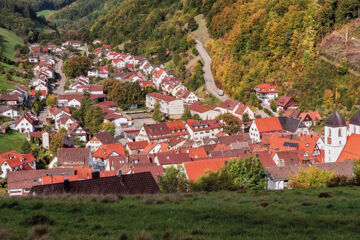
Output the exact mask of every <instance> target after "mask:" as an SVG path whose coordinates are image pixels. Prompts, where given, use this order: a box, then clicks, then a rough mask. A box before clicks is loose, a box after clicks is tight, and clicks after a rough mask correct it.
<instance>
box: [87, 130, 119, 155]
mask: <svg viewBox="0 0 360 240" xmlns="http://www.w3.org/2000/svg"><path fill="white" fill-rule="evenodd" d="M114 143H116V140H115V138H114V137H113V136H112V135H111V134H110V133H108V132H100V133H97V134H95V135H94V136H93V137H92V138H91V139H90V141H89V142H87V143H86V147H87V148H90V149H91V152H95V151H96V150H98V149H99V147H101V146H102V145H104V144H114Z"/></svg>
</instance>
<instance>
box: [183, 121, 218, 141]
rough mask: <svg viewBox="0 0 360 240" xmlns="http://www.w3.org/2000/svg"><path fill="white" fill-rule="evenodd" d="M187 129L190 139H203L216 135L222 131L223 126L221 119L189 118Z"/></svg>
mask: <svg viewBox="0 0 360 240" xmlns="http://www.w3.org/2000/svg"><path fill="white" fill-rule="evenodd" d="M186 129H187V130H188V132H189V136H190V139H192V140H202V139H204V138H210V137H215V135H216V134H218V133H219V132H221V131H222V126H221V123H220V121H219V120H206V121H196V120H193V119H189V120H187V122H186Z"/></svg>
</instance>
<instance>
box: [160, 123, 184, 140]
mask: <svg viewBox="0 0 360 240" xmlns="http://www.w3.org/2000/svg"><path fill="white" fill-rule="evenodd" d="M165 124H166V125H167V126H168V128H169V129H170V131H171V136H172V137H179V136H181V137H184V138H188V137H189V132H188V130H187V129H186V126H185V124H184V122H183V121H182V120H176V121H168V122H165Z"/></svg>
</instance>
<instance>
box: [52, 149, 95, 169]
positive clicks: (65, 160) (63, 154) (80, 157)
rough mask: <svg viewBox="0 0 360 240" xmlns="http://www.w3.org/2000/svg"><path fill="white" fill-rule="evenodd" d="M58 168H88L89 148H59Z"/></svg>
mask: <svg viewBox="0 0 360 240" xmlns="http://www.w3.org/2000/svg"><path fill="white" fill-rule="evenodd" d="M57 158H58V166H63V167H74V166H89V158H90V148H59V149H58V152H57Z"/></svg>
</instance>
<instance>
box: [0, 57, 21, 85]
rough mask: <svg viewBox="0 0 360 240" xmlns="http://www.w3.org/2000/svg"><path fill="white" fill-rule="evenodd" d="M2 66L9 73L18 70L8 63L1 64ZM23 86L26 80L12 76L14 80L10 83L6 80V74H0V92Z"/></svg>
mask: <svg viewBox="0 0 360 240" xmlns="http://www.w3.org/2000/svg"><path fill="white" fill-rule="evenodd" d="M0 65H1V66H2V67H3V68H4V70H5V71H8V70H9V69H13V68H15V70H18V69H17V68H16V67H15V66H12V65H9V64H6V63H2V62H0ZM23 84H24V78H22V77H18V76H16V75H12V80H11V81H8V80H7V79H6V74H0V90H8V89H14V88H15V86H16V85H23Z"/></svg>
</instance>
